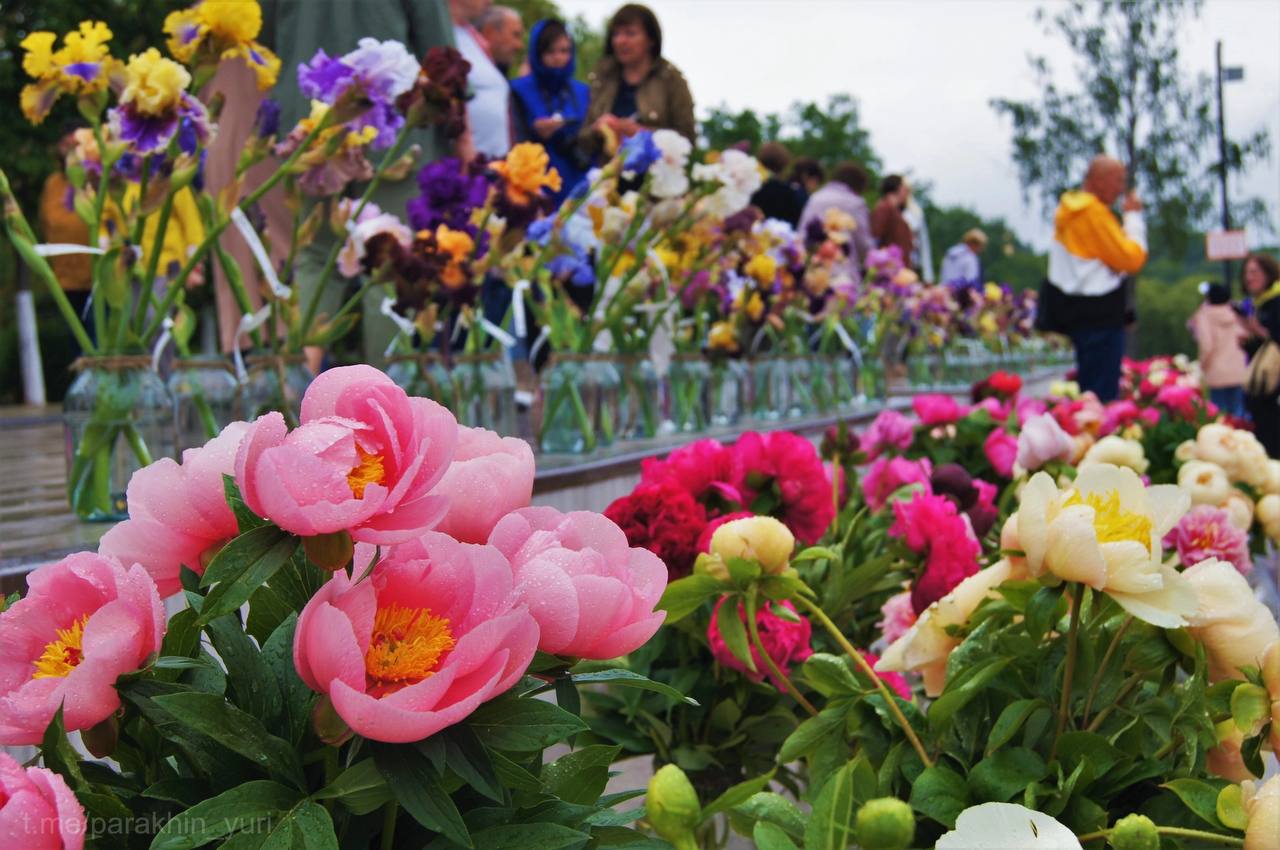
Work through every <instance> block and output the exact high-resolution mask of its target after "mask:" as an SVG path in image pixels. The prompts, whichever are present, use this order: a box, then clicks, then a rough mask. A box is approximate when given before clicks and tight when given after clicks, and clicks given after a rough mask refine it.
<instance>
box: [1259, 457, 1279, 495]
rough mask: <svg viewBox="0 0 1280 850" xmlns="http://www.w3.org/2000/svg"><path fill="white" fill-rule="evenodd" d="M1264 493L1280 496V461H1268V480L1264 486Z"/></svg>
mask: <svg viewBox="0 0 1280 850" xmlns="http://www.w3.org/2000/svg"><path fill="white" fill-rule="evenodd" d="M1262 492H1263V493H1275V494H1277V495H1280V460H1269V461H1267V480H1266V482H1264V483H1263V485H1262Z"/></svg>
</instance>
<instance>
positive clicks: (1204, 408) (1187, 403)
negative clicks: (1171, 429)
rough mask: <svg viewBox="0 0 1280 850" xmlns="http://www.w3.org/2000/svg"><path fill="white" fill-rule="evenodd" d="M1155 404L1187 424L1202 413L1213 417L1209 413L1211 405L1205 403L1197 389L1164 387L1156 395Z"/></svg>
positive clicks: (1174, 386) (1170, 385) (1173, 386)
mask: <svg viewBox="0 0 1280 850" xmlns="http://www.w3.org/2000/svg"><path fill="white" fill-rule="evenodd" d="M1155 404H1157V405H1159V406H1160V407H1163V408H1165V409H1166V410H1168V411H1169V412H1170V413H1172V414H1173V415H1175V416H1177V417H1179V418H1180V419H1183V420H1185V421H1187V422H1194V421H1196V419H1198V418H1199V416H1200V414H1201V413H1202V412H1203V413H1205V414H1206V415H1208V416H1212V415H1213V412H1211V411H1209V408H1210V407H1211V406H1212V405H1210V404H1209V403H1208V402H1207V401H1205V398H1204V396H1203V395H1201V393H1200V388H1199V387H1183V386H1176V385H1173V384H1168V385H1165V386H1163V387H1161V388H1160V391H1159V392H1157V393H1156V398H1155Z"/></svg>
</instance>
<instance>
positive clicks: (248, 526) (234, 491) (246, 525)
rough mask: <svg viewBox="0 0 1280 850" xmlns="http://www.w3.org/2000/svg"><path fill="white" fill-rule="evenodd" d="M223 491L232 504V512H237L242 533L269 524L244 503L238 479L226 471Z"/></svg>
mask: <svg viewBox="0 0 1280 850" xmlns="http://www.w3.org/2000/svg"><path fill="white" fill-rule="evenodd" d="M222 493H223V496H224V497H225V498H226V500H227V504H228V505H230V506H231V512H232V513H233V514H235V517H236V525H237V526H238V527H239V529H240V533H241V534H243V533H244V532H246V531H251V530H253V529H255V528H261V527H262V526H264V525H266V524H267V521H266V520H265V519H262V518H261V517H259V516H258V515H257V514H255V513H254V512H253V511H251V510H249V508H248V506H247V505H245V503H244V498H243V497H242V496H241V495H240V488H239V487H237V486H236V479H235V478H234V477H232V476H230V475H227V474H226V473H223V475H222Z"/></svg>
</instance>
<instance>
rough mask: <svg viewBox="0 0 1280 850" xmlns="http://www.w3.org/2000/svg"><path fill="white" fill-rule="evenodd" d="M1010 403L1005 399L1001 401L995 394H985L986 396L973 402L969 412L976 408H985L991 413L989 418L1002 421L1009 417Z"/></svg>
mask: <svg viewBox="0 0 1280 850" xmlns="http://www.w3.org/2000/svg"><path fill="white" fill-rule="evenodd" d="M1009 409H1010V404H1009V402H1007V401H1001V400H1000V399H999V398H997V397H995V396H993V395H992V396H987V397H986V398H984V399H982V400H981V401H979V402H978V403H977V404H975V405H974V406H973V407H972V409H971V411H970V412H973V411H976V410H985V411H986V412H987V413H990V414H991V418H992V419H994V420H996V421H997V422H1003V421H1004V420H1005V419H1008V418H1009Z"/></svg>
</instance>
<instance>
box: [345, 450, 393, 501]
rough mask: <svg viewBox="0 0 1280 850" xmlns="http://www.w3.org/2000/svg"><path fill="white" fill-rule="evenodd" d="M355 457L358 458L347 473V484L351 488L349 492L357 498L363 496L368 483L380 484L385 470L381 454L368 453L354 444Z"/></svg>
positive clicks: (385, 474) (384, 476)
mask: <svg viewBox="0 0 1280 850" xmlns="http://www.w3.org/2000/svg"><path fill="white" fill-rule="evenodd" d="M356 457H358V458H359V460H358V461H357V462H356V465H355V466H353V467H352V468H351V471H350V472H348V473H347V486H348V487H350V488H351V494H352V495H353V496H355V497H356V498H357V499H363V498H364V488H366V487H368V486H369V485H370V484H381V483H382V481H383V479H384V478H386V476H387V472H386V469H385V467H384V466H383V459H382V455H374V454H369V453H368V452H366V451H365V450H364V449H362V448H360V447H359V446H356Z"/></svg>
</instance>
